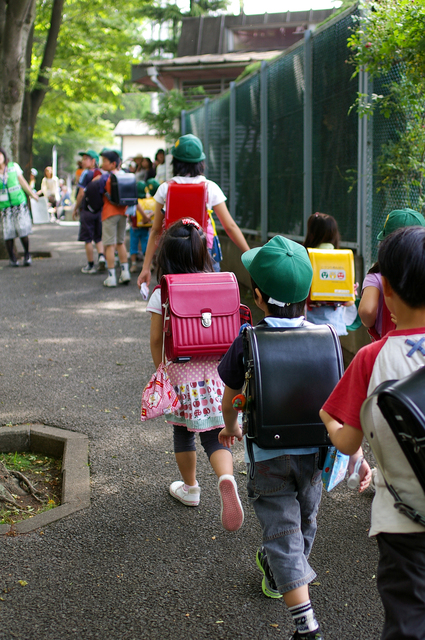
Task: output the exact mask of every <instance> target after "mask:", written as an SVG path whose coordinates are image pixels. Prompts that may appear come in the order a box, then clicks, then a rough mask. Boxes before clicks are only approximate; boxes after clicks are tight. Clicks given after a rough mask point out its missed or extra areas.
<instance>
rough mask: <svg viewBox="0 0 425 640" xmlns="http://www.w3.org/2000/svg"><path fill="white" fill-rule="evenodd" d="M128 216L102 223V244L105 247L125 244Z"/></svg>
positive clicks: (111, 218) (120, 216)
mask: <svg viewBox="0 0 425 640" xmlns="http://www.w3.org/2000/svg"><path fill="white" fill-rule="evenodd" d="M126 223H127V216H122V215H116V216H111V217H110V218H106V220H103V221H102V242H103V244H104V246H105V247H109V246H110V245H111V244H123V243H124V241H125V226H126Z"/></svg>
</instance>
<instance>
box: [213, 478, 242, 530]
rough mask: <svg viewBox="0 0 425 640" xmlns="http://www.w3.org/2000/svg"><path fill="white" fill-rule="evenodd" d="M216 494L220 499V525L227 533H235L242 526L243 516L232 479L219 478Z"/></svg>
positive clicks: (236, 486)
mask: <svg viewBox="0 0 425 640" xmlns="http://www.w3.org/2000/svg"><path fill="white" fill-rule="evenodd" d="M218 492H219V494H220V499H221V523H222V525H223V527H224V528H225V529H227V531H237V530H238V529H240V528H241V526H242V524H243V518H244V515H243V509H242V505H241V501H240V500H239V496H238V485H237V484H236V482H235V479H234V477H233V476H231V475H224V476H220V478H219V480H218Z"/></svg>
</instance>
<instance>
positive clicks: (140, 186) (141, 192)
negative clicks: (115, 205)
mask: <svg viewBox="0 0 425 640" xmlns="http://www.w3.org/2000/svg"><path fill="white" fill-rule="evenodd" d="M136 186H137V197H138V198H145V197H146V182H143V180H139V181H138V182H137V184H136Z"/></svg>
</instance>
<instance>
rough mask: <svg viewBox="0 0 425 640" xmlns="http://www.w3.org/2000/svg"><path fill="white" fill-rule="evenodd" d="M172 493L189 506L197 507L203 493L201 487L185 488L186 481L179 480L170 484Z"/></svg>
mask: <svg viewBox="0 0 425 640" xmlns="http://www.w3.org/2000/svg"><path fill="white" fill-rule="evenodd" d="M170 494H171V495H172V496H173V498H176V500H180V502H183V504H185V505H186V506H187V507H197V506H198V504H199V499H200V498H199V496H200V495H201V487H189V489H185V488H184V482H182V481H181V480H177V482H172V483H171V484H170Z"/></svg>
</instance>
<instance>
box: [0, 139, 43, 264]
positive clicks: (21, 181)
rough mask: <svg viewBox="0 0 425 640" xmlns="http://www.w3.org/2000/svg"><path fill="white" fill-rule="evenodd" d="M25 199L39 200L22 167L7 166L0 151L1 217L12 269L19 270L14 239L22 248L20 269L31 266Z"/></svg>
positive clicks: (14, 164)
mask: <svg viewBox="0 0 425 640" xmlns="http://www.w3.org/2000/svg"><path fill="white" fill-rule="evenodd" d="M27 195H28V196H29V197H30V198H34V200H38V195H37V194H36V193H35V192H34V191H32V189H31V187H30V186H29V184H28V182H27V181H26V180H25V178H24V176H23V174H22V169H21V167H20V166H19V165H18V164H16V162H9V161H8V157H7V154H6V152H5V150H4V149H2V148H1V147H0V213H1V221H2V227H3V239H4V241H5V243H6V249H7V252H8V254H9V264H10V266H11V267H18V266H19V262H18V256H17V255H16V254H15V248H14V239H15V238H18V237H19V239H20V241H21V243H22V246H23V248H24V261H23V266H24V267H29V266H30V265H31V256H30V252H29V240H28V235H29V234H30V233H31V231H32V224H31V216H30V213H29V210H28V205H27Z"/></svg>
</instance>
